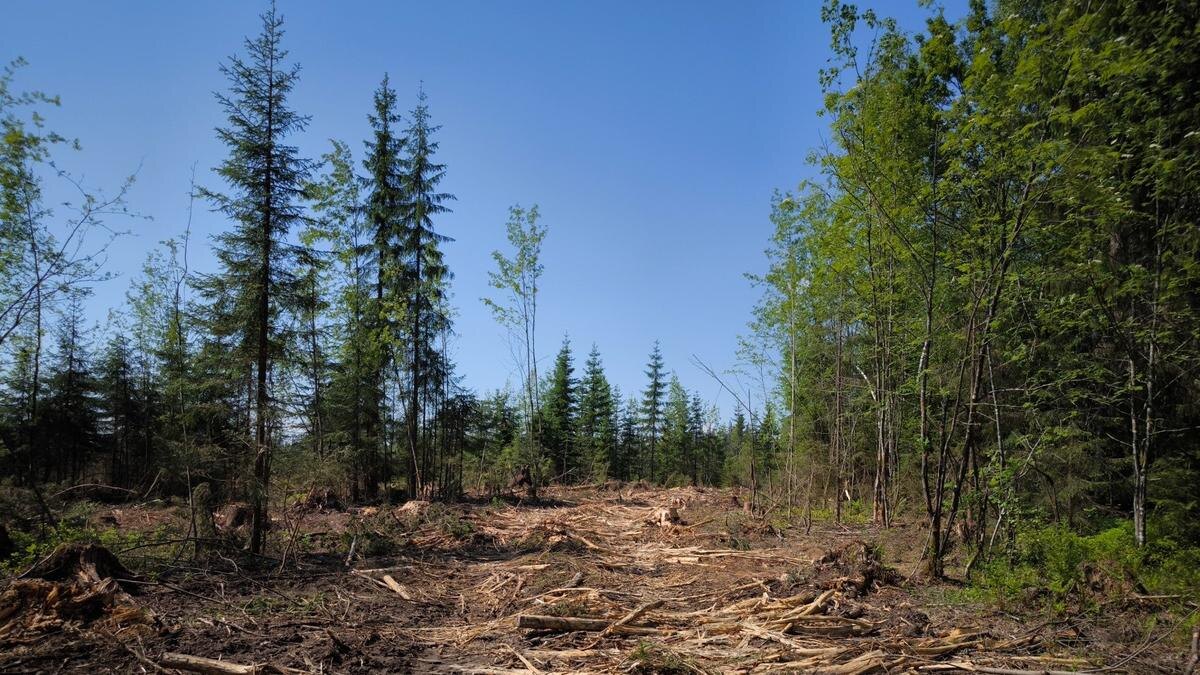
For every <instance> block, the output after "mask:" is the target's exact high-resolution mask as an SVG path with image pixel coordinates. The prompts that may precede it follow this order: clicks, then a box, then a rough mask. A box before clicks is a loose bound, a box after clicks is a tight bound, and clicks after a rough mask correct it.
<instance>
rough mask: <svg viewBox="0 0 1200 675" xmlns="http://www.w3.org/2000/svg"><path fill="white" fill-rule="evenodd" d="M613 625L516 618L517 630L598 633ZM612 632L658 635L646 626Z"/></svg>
mask: <svg viewBox="0 0 1200 675" xmlns="http://www.w3.org/2000/svg"><path fill="white" fill-rule="evenodd" d="M612 625H613V622H612V621H609V620H608V619H585V618H583V617H578V616H540V615H537V614H522V615H520V616H518V617H517V628H532V629H537V630H555V631H561V632H564V633H570V632H573V631H585V632H590V633H599V632H601V631H603V630H605V629H606V628H609V627H610V626H612ZM612 632H614V633H620V634H623V635H658V630H657V629H655V628H649V627H646V626H630V625H623V626H620V627H619V628H615V629H614V630H613V631H612Z"/></svg>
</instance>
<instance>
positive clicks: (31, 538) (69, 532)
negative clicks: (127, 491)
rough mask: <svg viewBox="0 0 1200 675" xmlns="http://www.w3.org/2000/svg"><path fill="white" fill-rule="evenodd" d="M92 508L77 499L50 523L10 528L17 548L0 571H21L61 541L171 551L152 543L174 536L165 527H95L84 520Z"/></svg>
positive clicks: (5, 573)
mask: <svg viewBox="0 0 1200 675" xmlns="http://www.w3.org/2000/svg"><path fill="white" fill-rule="evenodd" d="M91 509H92V505H90V504H88V503H87V502H79V503H78V504H76V505H73V506H72V508H71V510H70V511H69V512H68V513H67V514H65V515H64V517H63V518H62V519H60V520H59V521H58V523H57V524H56V525H54V526H53V527H48V528H46V529H45V530H37V529H35V530H34V531H31V532H25V531H21V530H12V531H10V532H9V536H10V537H11V538H12V540H13V545H14V546H15V550H16V552H15V553H14V554H13V555H12V557H10V558H9V559H8V560H0V575H3V576H11V575H15V574H20V573H21V572H24V571H25V570H27V569H29V567H31V566H32V565H33V564H34V563H36V562H38V561H39V560H41V559H42V558H45V557H46V556H48V555H50V553H51V552H53V551H54V549H55V548H57V547H58V546H59V545H60V544H73V543H87V544H99V545H100V546H104V547H106V548H108V549H109V550H111V551H114V552H117V553H118V554H119V553H120V552H121V551H122V550H125V549H133V548H137V549H139V551H141V552H142V553H145V552H146V551H147V550H157V551H159V552H162V553H163V555H170V553H171V551H169V550H168V549H170V548H171V546H170V545H169V544H162V545H161V546H159V547H155V546H154V544H155V542H164V541H171V540H172V539H174V537H172V536H170V535H168V533H167V532H166V531H165V530H159V531H155V532H139V531H134V530H127V529H123V528H116V527H106V528H97V527H95V526H93V525H91V524H89V523H88V522H87V515H88V514H90V511H91Z"/></svg>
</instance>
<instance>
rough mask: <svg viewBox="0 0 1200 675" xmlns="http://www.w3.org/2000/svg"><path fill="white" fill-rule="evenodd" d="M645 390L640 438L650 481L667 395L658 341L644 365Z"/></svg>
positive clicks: (653, 477) (654, 471)
mask: <svg viewBox="0 0 1200 675" xmlns="http://www.w3.org/2000/svg"><path fill="white" fill-rule="evenodd" d="M646 368H647V370H646V378H647V379H648V382H647V383H646V388H645V389H644V390H643V391H642V404H641V409H640V412H641V437H642V440H643V441H644V442H645V444H646V457H645V458H644V459H645V464H644V467H643V470H644V471H645V472H646V473H645V475H646V477H647V478H649V479H650V480H657V479H658V477H659V476H658V441H659V440H660V439H661V438H662V425H663V397H664V396H665V395H666V393H667V383H666V381H665V380H664V379H663V378H664V373H663V358H662V350H661V349H660V348H659V343H658V340H655V341H654V349H653V350H652V351H651V352H650V362H649V363H647V364H646Z"/></svg>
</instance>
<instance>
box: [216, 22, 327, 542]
mask: <svg viewBox="0 0 1200 675" xmlns="http://www.w3.org/2000/svg"><path fill="white" fill-rule="evenodd" d="M261 20H262V32H261V33H260V34H259V35H258V36H257V37H255V38H253V39H247V40H246V42H245V50H246V57H244V58H243V57H242V56H236V55H235V56H233V57H231V58H230V59H229V62H228V63H226V64H225V65H223V66H222V67H221V72H222V74H224V75H225V77H226V78H227V79H228V80H229V91H228V93H219V94H217V101H218V102H219V103H220V104H221V107H222V108H223V109H224V111H225V114H226V117H227V126H225V127H222V128H219V129H218V130H217V137H218V138H219V139H220V140H221V141H222V142H223V143H224V144H225V145H226V146H227V147H228V149H229V156H228V157H227V158H226V159H225V161H224V162H222V163H221V165H220V166H219V167H218V168H217V174H218V175H219V176H221V178H222V179H223V180H224V181H225V183H226V186H227V188H228V192H227V193H222V192H217V191H214V190H205V191H204V194H205V195H206V196H207V197H208V198H209V199H210V200H211V201H212V203H213V205H214V207H215V208H216V210H217V211H219V212H220V213H222V214H224V215H225V216H227V217H228V218H230V219H231V220H232V221H233V222H234V227H233V229H232V230H229V231H227V232H223V233H221V234H220V235H218V236H217V237H216V251H215V253H216V257H217V261H218V263H219V265H220V268H221V271H220V272H219V273H218V274H217V275H215V276H213V277H210V278H207V279H205V280H204V282H203V284H202V288H203V290H204V292H205V295H206V297H207V298H208V300H209V301H210V302H211V303H212V315H211V318H212V319H213V323H212V326H211V330H212V332H213V334H214V336H216V337H218V338H222V337H224V338H227V341H225V342H224V343H223V344H222V345H221V346H222V347H223V348H224V349H227V350H229V352H230V353H229V354H228V358H229V359H230V362H231V363H233V364H237V365H240V369H241V370H242V371H243V372H244V373H246V375H247V378H248V379H247V386H248V388H249V390H250V391H251V392H252V398H253V414H252V418H253V428H254V437H253V439H252V441H251V444H250V445H251V447H252V448H253V465H254V468H253V479H252V481H251V487H250V497H251V504H252V509H253V514H252V523H251V534H250V550H251V551H253V552H255V553H260V552H261V551H262V548H263V535H264V532H265V530H266V525H267V488H268V486H269V482H270V475H271V454H272V448H273V445H274V442H275V439H274V432H275V431H276V429H277V428H278V426H279V424H280V420H279V419H278V418H277V415H276V412H277V400H276V397H274V396H273V395H272V392H271V387H272V385H273V378H272V370H273V367H274V365H275V364H276V362H277V361H278V360H279V359H281V358H282V357H283V356H284V352H285V347H286V345H285V342H286V340H287V334H286V332H285V331H284V321H285V318H286V316H287V315H288V314H290V313H291V312H292V310H294V308H295V297H296V296H295V278H294V275H293V264H294V260H295V256H296V247H295V246H294V245H292V244H291V243H289V241H288V231H289V230H290V229H291V227H292V226H293V225H295V224H296V223H298V222H299V221H300V219H301V217H302V210H301V206H300V203H301V200H302V198H303V191H304V186H305V182H306V179H307V177H308V174H309V162H307V161H306V160H304V159H302V158H301V157H300V156H299V153H298V151H297V149H296V148H295V147H294V146H291V145H288V143H287V141H288V138H289V137H290V136H291V135H292V134H294V133H297V132H300V131H303V130H304V128H305V127H306V126H307V123H308V118H307V117H304V116H301V115H299V114H298V113H296V112H295V111H294V110H292V109H291V108H290V107H289V106H288V101H287V98H288V95H289V94H290V93H291V91H292V88H293V87H294V86H295V84H296V82H297V80H298V78H299V70H300V69H299V66H298V65H287V64H286V63H285V59H286V57H287V52H286V51H285V50H284V49H283V46H282V39H283V17H282V16H280V15H279V14H278V13H277V12H276V9H275V6H274V5H272V6H271V8H270V9H269V10H267V12H266V13H264V14H263V15H262V16H261Z"/></svg>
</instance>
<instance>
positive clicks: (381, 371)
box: [352, 74, 411, 498]
mask: <svg viewBox="0 0 1200 675" xmlns="http://www.w3.org/2000/svg"><path fill="white" fill-rule="evenodd" d="M373 105H374V112H372V113H371V114H370V115H368V116H367V120H368V121H369V122H370V125H371V132H372V133H371V140H369V141H367V142H366V151H367V155H366V157H365V158H364V159H363V168H364V169H366V172H367V175H366V176H365V177H364V178H363V179H362V186H363V188H364V189H365V190H366V192H367V194H366V203H365V204H364V211H365V215H366V218H365V220H366V222H365V227H366V229H367V233H366V236H367V237H369V238H370V243H369V244H367V243H363V244H361V245H359V244H356V252H355V254H356V255H359V254H362V255H364V256H365V257H364V261H370V262H369V263H367V264H368V265H370V266H373V268H374V273H375V278H374V280H373V285H374V293H373V297H372V298H371V300H372V303H371V304H370V306H369V308H367V309H366V312H365V320H366V326H365V329H366V331H367V334H366V336H368V337H369V339H368V340H366V344H369V345H370V348H369V349H367V350H363V349H362V346H361V345H360V346H356V347H353V349H355V350H356V351H355V353H354V354H353V357H354V358H355V359H356V363H357V364H358V365H356V366H355V367H356V369H357V368H361V371H362V372H363V373H364V374H366V375H367V378H368V379H367V381H365V382H363V383H361V384H358V385H355V386H356V387H357V391H358V394H357V395H356V396H357V397H362V396H365V397H366V398H367V400H364V401H362V403H361V404H360V405H359V410H358V414H359V415H360V417H361V422H356V425H357V426H356V428H355V434H356V435H355V437H354V438H353V439H352V441H353V444H354V445H355V446H356V447H357V446H360V445H364V444H366V445H365V447H363V448H362V450H360V451H358V452H357V453H356V454H357V455H358V456H359V458H360V463H361V468H362V471H361V473H362V479H361V480H362V483H363V488H364V489H365V491H366V496H367V497H368V498H373V497H374V496H375V495H376V492H377V490H378V488H379V485H380V483H382V482H384V481H387V480H388V479H389V478H390V477H391V461H390V457H389V456H388V452H387V449H388V448H387V446H388V436H387V433H386V431H387V429H388V428H389V427H390V426H391V425H390V424H389V421H390V419H389V418H390V413H391V412H392V411H391V410H390V409H389V408H387V406H386V391H387V382H386V376H387V374H388V373H389V372H392V368H393V367H394V366H395V365H396V364H397V362H398V360H402V359H403V358H404V349H405V347H404V332H405V331H404V327H403V325H402V322H403V321H404V312H405V303H406V302H407V299H406V296H405V295H404V290H403V277H404V271H403V270H404V262H402V247H403V245H404V236H405V235H404V226H403V224H402V223H403V220H404V207H405V194H406V192H405V190H406V188H405V175H404V171H405V166H404V157H403V152H404V147H405V137H404V135H403V130H402V129H400V123H401V119H400V114H399V113H398V112H397V110H396V91H395V90H394V89H392V88H391V86H390V84H389V78H388V76H387V75H386V74H385V75H384V76H383V81H382V82H380V83H379V88H378V89H376V90H375V94H374V97H373ZM368 249H369V253H370V255H367V253H368ZM364 271H365V272H367V273H369V271H370V270H364ZM362 300H364V299H355V301H356V302H359V303H361V302H362ZM359 309H363V308H358V309H356V310H355V311H356V312H357V311H358V310H359ZM363 337H364V336H358V337H356V338H355V339H357V340H360V341H361V340H363ZM368 440H369V441H370V442H369V443H367V441H368ZM357 482H358V481H356V485H355V487H354V491H355V492H357V491H358V487H357ZM410 494H411V492H410Z"/></svg>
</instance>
